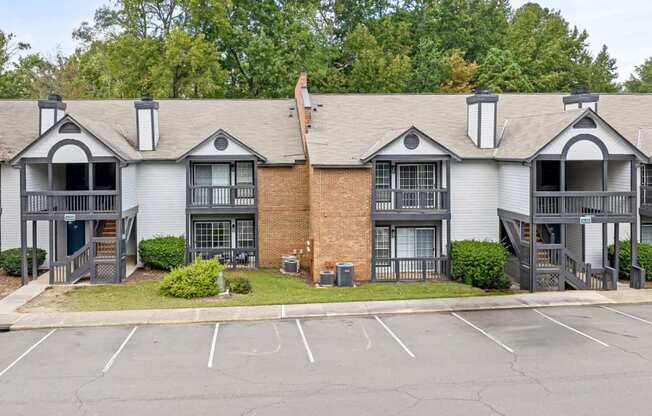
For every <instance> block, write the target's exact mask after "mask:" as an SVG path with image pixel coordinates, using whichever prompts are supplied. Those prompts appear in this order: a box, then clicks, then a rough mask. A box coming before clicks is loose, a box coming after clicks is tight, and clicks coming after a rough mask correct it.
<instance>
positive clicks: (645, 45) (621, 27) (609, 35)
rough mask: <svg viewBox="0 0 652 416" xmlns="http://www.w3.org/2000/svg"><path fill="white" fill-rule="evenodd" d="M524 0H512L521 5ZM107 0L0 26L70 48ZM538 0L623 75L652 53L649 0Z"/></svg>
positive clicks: (7, 3) (13, 12) (1, 5)
mask: <svg viewBox="0 0 652 416" xmlns="http://www.w3.org/2000/svg"><path fill="white" fill-rule="evenodd" d="M526 2H527V1H526V0H512V1H511V3H512V6H514V7H515V8H516V7H519V6H521V5H523V4H525V3H526ZM106 3H107V0H61V1H57V2H55V1H52V0H0V29H2V30H4V31H7V32H13V33H15V34H16V36H17V38H18V39H19V40H20V41H24V42H28V43H30V44H31V45H32V49H33V50H34V51H37V52H41V53H43V54H44V55H45V56H48V57H52V56H54V55H56V52H57V50H60V51H62V52H63V53H66V54H67V53H70V52H71V51H73V50H74V48H75V44H74V42H73V41H72V38H71V33H72V31H73V29H74V28H76V27H78V26H79V24H80V23H81V22H82V21H84V20H86V21H91V20H92V18H93V13H94V12H95V9H97V8H98V7H99V6H101V5H103V4H106ZM538 3H539V4H541V5H542V6H544V7H550V8H554V9H558V10H561V11H562V14H563V16H564V17H565V18H566V19H567V20H568V21H570V22H571V24H573V25H577V26H578V27H579V28H580V29H586V30H587V31H588V32H589V42H590V43H591V50H592V51H594V53H595V51H598V50H599V49H600V47H601V46H602V44H607V46H608V47H609V50H610V51H611V54H612V56H614V57H615V58H616V59H617V60H618V69H619V70H618V72H619V75H620V80H621V81H623V80H625V79H627V78H628V77H629V74H630V73H631V72H632V71H633V70H634V67H635V66H636V65H640V64H641V63H643V61H644V60H645V59H646V58H647V57H650V56H652V1H650V0H620V1H614V0H539V1H538Z"/></svg>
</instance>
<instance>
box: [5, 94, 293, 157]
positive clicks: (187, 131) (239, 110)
mask: <svg viewBox="0 0 652 416" xmlns="http://www.w3.org/2000/svg"><path fill="white" fill-rule="evenodd" d="M65 102H66V104H67V109H66V113H68V114H70V115H71V116H72V117H73V118H75V119H76V120H78V121H79V122H80V123H81V124H83V125H84V127H86V128H87V129H88V130H90V131H91V132H92V133H94V134H95V135H97V136H98V137H100V138H101V139H102V140H104V141H105V142H106V143H107V144H109V145H110V146H111V147H113V148H114V149H116V150H117V151H119V152H120V153H122V154H124V155H125V156H127V157H128V158H130V159H132V160H159V159H163V160H176V159H178V158H179V157H180V156H181V155H183V154H184V153H185V152H186V151H188V150H189V149H191V148H192V147H194V146H195V145H197V144H198V143H200V142H201V141H203V140H204V139H206V138H207V137H208V136H210V135H211V134H213V133H214V132H216V131H217V130H218V129H223V130H224V131H226V132H228V133H229V134H231V135H233V136H234V137H236V138H237V139H238V140H240V141H242V142H243V143H245V144H246V145H248V146H250V147H251V148H253V149H255V150H256V151H258V152H260V153H261V154H262V155H264V156H265V157H266V158H267V161H268V162H269V163H294V162H295V161H296V160H303V159H304V158H305V157H304V155H303V150H302V145H301V138H300V137H299V134H298V132H299V127H298V119H297V117H296V112H295V111H294V110H291V108H293V107H294V100H289V99H288V100H160V101H159V123H160V141H159V145H158V148H157V150H155V151H150V152H139V151H138V150H137V149H136V146H135V143H136V140H137V138H136V110H135V109H134V101H133V100H66V101H65ZM290 116H291V117H290ZM37 136H38V106H37V103H36V101H31V100H17V101H11V100H6V101H2V100H0V160H7V159H10V158H11V157H13V156H15V155H16V154H17V153H18V152H19V151H20V150H21V149H22V148H23V147H25V146H27V145H28V144H29V143H31V142H32V141H34V140H35V139H36V137H37Z"/></svg>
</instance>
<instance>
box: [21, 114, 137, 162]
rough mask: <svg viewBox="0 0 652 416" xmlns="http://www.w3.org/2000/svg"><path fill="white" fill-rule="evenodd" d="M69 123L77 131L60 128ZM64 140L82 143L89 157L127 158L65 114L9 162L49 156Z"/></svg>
mask: <svg viewBox="0 0 652 416" xmlns="http://www.w3.org/2000/svg"><path fill="white" fill-rule="evenodd" d="M70 124H73V125H74V126H76V127H78V128H79V132H78V133H77V132H76V131H71V130H70V129H60V128H61V127H62V126H64V125H70ZM65 141H76V142H80V143H82V144H83V145H84V146H86V148H88V150H89V152H90V156H91V157H116V158H118V159H119V160H122V161H124V160H127V158H126V157H125V156H124V155H123V154H122V153H120V152H119V151H117V150H116V149H115V148H113V147H112V146H111V145H110V144H108V143H107V142H106V141H105V140H102V138H100V137H99V136H97V135H96V134H94V133H93V132H92V131H90V130H89V129H88V128H87V127H85V126H84V125H83V124H82V123H80V122H79V121H78V120H76V119H75V118H74V117H73V116H71V115H70V114H66V115H65V116H64V117H62V118H61V120H59V121H57V122H56V123H55V124H54V125H52V126H51V127H50V128H49V129H48V130H46V131H44V132H43V134H41V135H39V136H38V137H37V138H36V139H34V140H33V141H32V142H31V143H29V144H28V145H27V146H25V147H24V148H23V149H22V150H21V151H20V152H18V154H16V155H15V156H14V157H13V158H12V159H11V160H10V163H11V164H15V163H17V162H18V161H19V160H21V159H23V158H35V159H44V158H48V157H50V156H51V154H50V152H51V149H53V148H55V147H56V146H57V145H58V144H59V143H62V142H65Z"/></svg>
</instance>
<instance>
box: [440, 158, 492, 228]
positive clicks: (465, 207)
mask: <svg viewBox="0 0 652 416" xmlns="http://www.w3.org/2000/svg"><path fill="white" fill-rule="evenodd" d="M497 209H498V169H497V167H496V163H495V162H493V161H464V162H462V163H458V162H451V240H452V241H455V240H467V239H475V240H490V241H497V240H498V214H497Z"/></svg>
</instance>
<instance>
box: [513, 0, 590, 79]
mask: <svg viewBox="0 0 652 416" xmlns="http://www.w3.org/2000/svg"><path fill="white" fill-rule="evenodd" d="M587 37H588V34H587V33H586V32H585V31H582V32H580V31H579V30H578V29H577V28H573V29H571V28H570V27H569V24H568V22H567V21H566V20H564V18H563V17H562V16H561V14H560V12H558V11H554V10H550V9H546V8H542V7H541V6H539V5H538V4H535V3H528V4H526V5H524V6H523V7H521V8H520V9H518V10H517V11H516V12H515V13H514V17H513V19H512V21H511V24H510V26H509V30H508V33H507V43H506V49H507V50H509V51H510V52H511V53H512V56H513V58H514V60H515V61H516V63H518V64H519V66H520V68H521V70H522V72H523V74H524V75H525V76H526V77H527V79H528V80H529V82H530V83H531V84H532V86H533V89H534V91H539V92H545V91H568V90H570V89H572V88H574V87H576V86H578V85H584V86H585V85H588V84H589V78H590V66H591V56H590V54H589V52H588V48H587V44H586V39H587Z"/></svg>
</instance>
